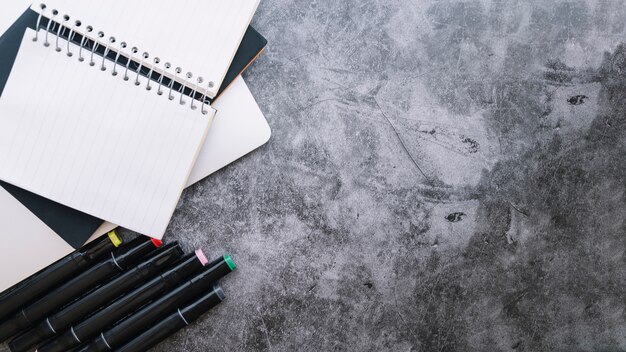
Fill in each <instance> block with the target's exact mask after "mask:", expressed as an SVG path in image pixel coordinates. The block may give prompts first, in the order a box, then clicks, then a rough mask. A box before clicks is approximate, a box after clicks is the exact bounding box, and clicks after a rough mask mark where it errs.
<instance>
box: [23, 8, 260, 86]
mask: <svg viewBox="0 0 626 352" xmlns="http://www.w3.org/2000/svg"><path fill="white" fill-rule="evenodd" d="M43 2H44V3H45V4H46V5H47V8H46V11H45V12H44V14H46V16H51V12H52V10H53V9H56V10H58V11H59V14H58V15H57V18H56V21H59V22H63V20H62V16H63V15H66V14H67V15H69V16H70V21H69V23H70V24H73V23H74V21H75V20H80V21H81V22H82V23H83V24H82V26H81V28H79V32H80V33H83V31H84V29H85V28H86V27H87V25H91V26H93V28H94V30H93V32H92V33H91V35H89V36H90V38H92V39H94V38H95V37H96V33H98V32H99V31H103V32H104V34H105V36H104V43H106V42H107V41H108V38H109V37H111V36H114V37H115V38H116V42H117V43H118V44H119V43H121V42H122V41H124V42H126V43H128V48H131V47H137V48H138V50H139V54H141V53H143V52H148V53H149V54H150V58H154V57H155V56H156V57H159V58H160V59H161V63H165V62H170V63H171V64H172V67H178V66H180V67H181V68H182V70H183V73H187V72H191V73H193V76H194V78H197V77H199V76H201V77H203V78H204V82H205V83H207V84H204V85H203V86H202V87H201V88H203V89H205V90H206V89H208V93H209V94H208V95H209V96H210V97H214V96H215V95H216V93H217V91H218V89H219V86H220V85H221V84H222V80H223V79H224V76H225V75H226V71H227V70H228V67H229V66H230V63H231V61H232V60H233V57H234V56H235V52H236V51H237V48H238V47H239V44H240V43H241V39H242V38H243V35H244V33H245V30H246V28H247V27H248V25H249V24H250V21H251V19H252V16H253V15H254V12H255V11H256V8H257V5H258V4H259V0H186V1H172V0H168V1H166V0H160V1H154V0H151V1H149V0H133V1H121V0H112V1H101V0H98V1H95V0H81V1H76V0H49V1H48V0H44V1H43ZM39 5H40V3H39V2H37V3H35V4H34V5H33V7H32V8H33V10H35V11H38V12H41V8H40V7H39ZM149 62H152V61H151V59H150V60H149ZM179 81H180V80H179ZM209 81H212V82H214V86H213V87H212V88H208V82H209Z"/></svg>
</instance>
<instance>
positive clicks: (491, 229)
mask: <svg viewBox="0 0 626 352" xmlns="http://www.w3.org/2000/svg"><path fill="white" fill-rule="evenodd" d="M253 25H254V26H255V27H256V28H257V29H259V31H260V32H261V33H263V34H264V35H265V36H266V37H267V38H268V40H269V46H268V48H267V51H266V52H265V53H264V55H262V56H261V57H260V59H259V60H258V62H256V63H255V64H254V65H253V66H252V67H251V68H250V70H249V71H248V72H247V74H246V75H245V77H246V79H247V82H248V83H249V85H250V87H251V89H252V91H253V93H254V94H255V96H256V98H257V100H258V102H259V104H260V106H261V108H262V110H263V112H264V113H265V115H266V117H267V119H268V120H269V123H270V124H271V126H272V129H273V137H272V139H271V141H270V142H269V143H268V144H267V145H266V146H264V147H263V148H261V149H260V150H258V151H255V152H254V153H253V154H251V155H249V156H247V157H245V158H243V159H242V160H240V161H238V162H236V163H235V164H233V165H231V166H229V167H227V168H226V169H224V170H223V171H221V172H219V173H218V174H217V175H215V176H214V177H210V178H209V179H207V180H205V181H203V182H201V183H200V184H198V185H197V186H195V187H192V188H191V189H189V190H188V191H186V192H185V195H184V199H183V201H182V202H181V204H180V206H179V208H178V211H177V213H176V215H175V217H174V220H173V222H172V225H171V227H170V230H169V235H168V238H169V239H180V240H182V241H184V242H186V244H187V246H188V247H187V248H189V249H191V248H192V247H194V246H201V247H203V248H205V249H206V250H207V251H208V252H210V253H213V254H214V255H218V254H219V253H222V252H224V251H228V252H231V253H233V255H234V257H235V259H236V260H237V262H238V264H239V268H240V269H239V271H238V272H237V273H236V274H234V275H232V276H230V277H228V278H227V279H225V280H224V286H225V290H226V293H227V295H228V301H226V302H224V303H223V304H222V305H221V306H220V307H219V308H218V309H216V310H214V311H213V312H212V313H210V314H209V315H207V316H206V317H205V318H204V319H202V320H201V321H200V322H199V323H197V324H195V325H194V326H192V327H190V328H188V329H186V330H185V331H183V332H181V333H179V334H177V335H176V336H174V337H173V338H171V339H169V340H168V341H167V342H166V343H163V344H162V345H160V346H159V347H158V348H156V350H157V351H239V350H264V351H289V350H291V351H293V350H299V351H334V350H336V351H344V350H347V351H381V350H391V351H457V350H458V351H463V350H474V351H477V350H478V351H578V350H581V351H618V350H621V351H624V350H626V322H625V320H626V317H625V314H626V312H625V311H624V308H625V303H626V295H625V294H626V268H625V264H626V263H625V257H624V251H625V243H626V237H625V235H626V222H625V218H626V200H625V192H624V189H625V187H626V48H623V47H621V46H620V45H619V44H620V42H621V41H625V40H626V37H625V34H626V33H625V30H624V29H625V25H626V3H625V2H624V1H621V0H604V1H560V0H558V1H557V0H542V1H522V0H520V1H517V0H500V1H498V0H491V1H490V0H483V1H474V0H473V1H415V0H413V1H403V0H402V1H401V0H397V1H391V0H385V1H365V0H358V1H352V0H351V1H331V0H323V1H314V0H313V1H312V0H300V1H293V0H282V1H281V0H276V1H275V0H263V1H262V2H261V5H260V8H259V10H258V12H257V14H256V16H255V18H254V21H253Z"/></svg>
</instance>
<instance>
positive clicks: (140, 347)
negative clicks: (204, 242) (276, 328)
mask: <svg viewBox="0 0 626 352" xmlns="http://www.w3.org/2000/svg"><path fill="white" fill-rule="evenodd" d="M224 298H225V296H224V291H222V288H221V287H220V285H219V284H215V286H213V290H212V291H211V292H209V293H207V294H205V295H204V296H202V297H200V298H198V299H197V300H195V301H193V302H192V303H190V304H188V305H187V306H185V307H182V308H179V309H177V310H176V312H174V313H172V314H170V315H169V316H168V317H167V318H165V319H163V320H161V321H160V322H158V323H157V324H156V325H154V326H153V327H151V328H150V329H148V330H146V331H144V332H143V333H142V334H141V335H139V336H137V337H135V338H134V339H132V340H131V341H130V342H129V343H127V344H125V345H124V346H122V347H120V348H116V349H115V351H117V352H144V351H147V350H148V349H149V348H150V347H152V346H154V345H156V344H158V343H159V342H161V341H163V340H165V339H166V338H167V337H168V336H170V335H172V334H173V333H175V332H176V331H178V330H180V329H182V328H184V327H185V326H187V325H189V324H191V323H193V322H194V321H196V319H198V318H199V317H200V316H201V315H202V314H204V313H206V312H208V311H209V310H210V309H211V308H213V307H215V306H216V305H218V304H219V303H220V302H222V301H223V300H224Z"/></svg>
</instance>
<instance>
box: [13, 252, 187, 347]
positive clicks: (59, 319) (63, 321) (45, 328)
mask: <svg viewBox="0 0 626 352" xmlns="http://www.w3.org/2000/svg"><path fill="white" fill-rule="evenodd" d="M182 255H183V251H182V250H181V249H180V246H179V245H178V244H176V243H173V244H169V245H166V246H164V247H162V248H160V249H159V250H158V251H156V253H155V254H154V255H152V256H150V257H149V258H148V259H146V260H145V261H144V262H142V263H141V264H139V265H137V266H136V267H135V268H133V269H130V270H128V271H126V272H124V273H123V274H122V275H120V276H118V277H117V278H115V279H113V280H112V281H110V282H108V283H106V284H104V285H103V286H101V287H99V288H97V289H96V290H95V291H93V292H91V293H89V294H87V295H86V296H84V297H82V298H80V299H78V300H77V301H75V302H73V303H71V304H70V305H68V306H66V307H64V308H63V309H62V310H61V311H59V312H57V313H55V314H53V315H51V316H49V317H47V318H46V319H45V320H44V321H42V322H41V323H39V324H38V325H37V326H35V327H34V328H32V329H31V330H28V331H26V332H24V333H22V334H21V335H19V336H17V337H16V338H14V339H13V340H12V341H11V343H9V348H10V349H11V351H13V352H23V351H27V350H28V348H29V347H31V346H33V345H35V344H37V343H39V342H41V341H44V340H46V339H48V338H50V337H53V336H54V335H55V334H56V333H57V332H61V331H64V330H65V329H66V328H68V327H69V326H70V325H72V323H74V322H76V321H79V320H80V319H81V318H83V317H85V316H87V315H88V314H89V313H92V312H94V311H96V310H97V309H98V308H100V307H102V306H103V305H105V304H107V303H108V302H110V301H112V300H114V299H115V298H117V297H119V296H120V295H122V294H124V293H125V292H128V291H129V290H131V289H132V288H133V287H135V286H137V285H138V284H139V283H141V282H144V281H146V280H147V279H149V278H151V277H152V276H154V275H155V274H156V273H157V272H158V271H159V270H161V269H163V268H164V267H166V266H168V265H170V264H171V263H172V262H174V261H175V260H176V259H178V258H180V257H181V256H182Z"/></svg>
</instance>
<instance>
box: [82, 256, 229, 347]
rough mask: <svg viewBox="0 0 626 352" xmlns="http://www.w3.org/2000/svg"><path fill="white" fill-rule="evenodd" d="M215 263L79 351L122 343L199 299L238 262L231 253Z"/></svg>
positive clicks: (101, 334) (120, 344) (116, 345)
mask: <svg viewBox="0 0 626 352" xmlns="http://www.w3.org/2000/svg"><path fill="white" fill-rule="evenodd" d="M214 263H216V264H214V265H213V266H210V267H209V268H208V269H206V270H204V271H202V272H201V273H200V274H198V275H196V276H195V277H193V278H192V279H191V280H189V281H187V282H185V283H184V284H182V285H180V286H178V287H176V288H175V289H174V290H172V291H171V292H168V293H167V294H165V295H164V296H163V297H161V298H159V299H157V300H156V301H154V302H152V303H150V304H148V305H147V306H145V307H144V308H142V309H140V310H139V311H137V312H135V313H134V314H133V315H131V316H129V317H128V318H126V319H124V320H122V321H121V322H119V323H118V324H117V325H115V326H113V327H112V328H111V329H110V330H108V331H106V332H102V333H100V335H98V336H97V337H96V338H95V339H94V340H93V341H92V342H91V343H89V344H88V345H86V346H84V347H83V348H81V349H79V351H81V352H86V351H89V352H104V351H110V350H112V349H115V348H117V347H119V346H122V345H123V344H125V343H126V342H128V341H129V340H130V339H131V338H132V337H133V336H137V335H138V334H139V333H141V332H142V331H143V330H144V329H145V327H146V326H150V325H152V324H154V323H155V322H157V321H159V319H162V318H164V317H166V316H167V315H169V313H171V312H173V311H175V310H176V309H177V308H178V307H179V306H181V305H183V304H185V303H187V302H189V301H191V300H193V299H194V298H197V297H198V296H200V295H201V294H202V293H203V292H204V291H206V290H208V289H211V287H212V286H213V284H214V283H216V282H217V281H218V280H219V279H221V278H222V277H224V276H225V275H226V274H228V273H230V272H231V271H233V270H234V269H235V263H234V262H233V260H232V259H231V257H230V256H228V255H225V256H224V257H222V258H221V259H218V260H217V261H215V262H214Z"/></svg>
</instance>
